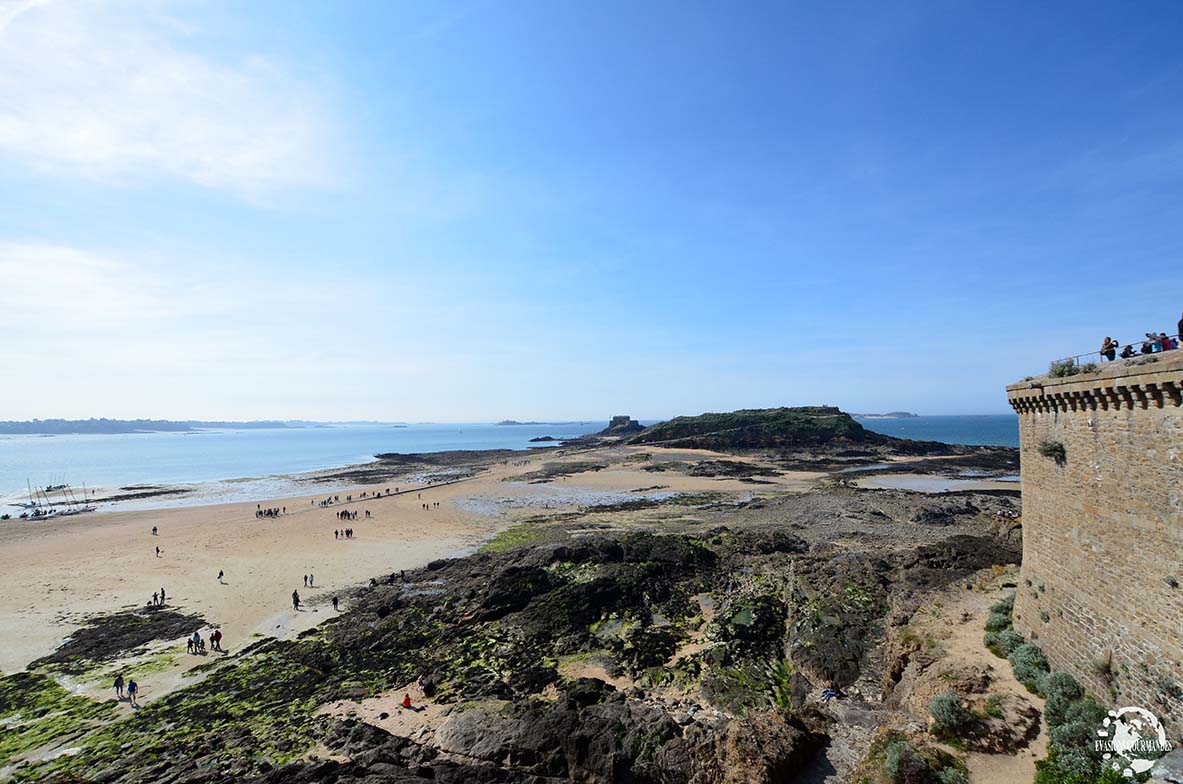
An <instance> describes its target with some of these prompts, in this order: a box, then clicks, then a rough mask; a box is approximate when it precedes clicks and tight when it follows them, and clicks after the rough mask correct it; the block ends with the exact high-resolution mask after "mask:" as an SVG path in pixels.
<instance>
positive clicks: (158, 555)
mask: <svg viewBox="0 0 1183 784" xmlns="http://www.w3.org/2000/svg"><path fill="white" fill-rule="evenodd" d="M156 557H157V558H159V557H160V545H156Z"/></svg>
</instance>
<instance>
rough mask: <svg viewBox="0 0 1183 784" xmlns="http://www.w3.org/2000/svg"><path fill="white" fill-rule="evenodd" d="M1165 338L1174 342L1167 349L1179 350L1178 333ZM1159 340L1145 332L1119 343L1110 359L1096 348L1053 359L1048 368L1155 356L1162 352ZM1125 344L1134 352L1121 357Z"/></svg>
mask: <svg viewBox="0 0 1183 784" xmlns="http://www.w3.org/2000/svg"><path fill="white" fill-rule="evenodd" d="M1180 334H1183V333H1180ZM1167 339H1168V340H1170V341H1172V342H1173V343H1174V344H1175V348H1174V349H1168V351H1170V350H1175V351H1178V350H1180V346H1179V343H1180V337H1179V335H1167ZM1161 341H1162V338H1161V337H1156V338H1153V339H1151V337H1150V335H1149V333H1147V335H1146V337H1145V338H1143V339H1141V340H1135V341H1131V342H1129V343H1119V344H1118V346H1117V348H1116V349H1115V350H1114V353H1113V359H1112V360H1110V359H1109V357H1107V356H1103V355H1102V354H1101V351H1100V350H1097V351H1090V352H1088V353H1087V354H1077V355H1076V356H1074V357H1064V358H1063V359H1057V360H1053V361H1052V363H1051V364H1050V365H1049V369H1050V368H1054V367H1056V366H1060V367H1075V368H1080V367H1083V366H1086V365H1101V364H1102V363H1104V364H1109V363H1110V362H1128V361H1132V360H1134V359H1141V358H1142V357H1148V356H1157V355H1158V354H1161V353H1163V348H1162V343H1161ZM1126 346H1129V347H1130V348H1131V350H1132V351H1133V352H1134V353H1133V354H1132V355H1131V356H1128V357H1123V356H1121V353H1122V351H1124V350H1125V348H1126ZM1143 346H1147V347H1149V348H1150V351H1147V352H1143V350H1142V348H1143ZM1078 372H1079V371H1078Z"/></svg>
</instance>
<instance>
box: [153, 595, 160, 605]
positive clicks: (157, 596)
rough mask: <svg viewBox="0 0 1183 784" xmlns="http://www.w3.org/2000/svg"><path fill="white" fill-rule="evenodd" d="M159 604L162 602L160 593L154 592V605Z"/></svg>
mask: <svg viewBox="0 0 1183 784" xmlns="http://www.w3.org/2000/svg"><path fill="white" fill-rule="evenodd" d="M158 604H160V594H158V593H153V594H152V606H153V607H155V606H156V605H158Z"/></svg>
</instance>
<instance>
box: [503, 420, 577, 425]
mask: <svg viewBox="0 0 1183 784" xmlns="http://www.w3.org/2000/svg"><path fill="white" fill-rule="evenodd" d="M493 424H494V425H495V426H497V427H506V426H512V425H573V424H575V422H574V421H570V422H519V421H517V420H516V419H502V420H501V421H500V422H494V423H493ZM579 424H581V425H582V424H583V423H582V422H580V423H579Z"/></svg>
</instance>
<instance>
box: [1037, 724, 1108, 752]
mask: <svg viewBox="0 0 1183 784" xmlns="http://www.w3.org/2000/svg"><path fill="white" fill-rule="evenodd" d="M1100 726H1101V725H1099V724H1092V723H1090V722H1087V721H1068V722H1065V723H1063V724H1060V725H1059V726H1056V727H1052V728H1051V730H1049V731H1048V739H1049V740H1051V742H1052V743H1054V744H1056V746H1057V747H1058V748H1059V749H1060V751H1062V752H1064V751H1069V750H1072V749H1075V750H1078V751H1090V750H1091V749H1092V746H1093V739H1094V738H1096V737H1097V729H1098V728H1099V727H1100Z"/></svg>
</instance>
